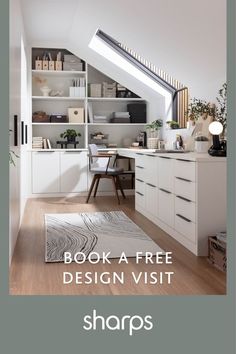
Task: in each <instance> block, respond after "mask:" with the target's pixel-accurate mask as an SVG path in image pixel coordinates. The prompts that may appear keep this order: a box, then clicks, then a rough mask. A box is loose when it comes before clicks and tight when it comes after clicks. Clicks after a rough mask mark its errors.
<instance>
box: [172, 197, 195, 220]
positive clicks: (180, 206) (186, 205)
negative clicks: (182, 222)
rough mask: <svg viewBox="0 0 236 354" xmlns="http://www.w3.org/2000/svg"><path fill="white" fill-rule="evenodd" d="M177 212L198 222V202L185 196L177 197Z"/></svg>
mask: <svg viewBox="0 0 236 354" xmlns="http://www.w3.org/2000/svg"><path fill="white" fill-rule="evenodd" d="M175 213H176V214H180V215H183V216H184V217H185V218H187V219H189V220H191V221H193V222H196V204H195V203H194V202H191V201H190V200H189V199H184V198H183V197H180V196H179V197H178V196H176V197H175Z"/></svg>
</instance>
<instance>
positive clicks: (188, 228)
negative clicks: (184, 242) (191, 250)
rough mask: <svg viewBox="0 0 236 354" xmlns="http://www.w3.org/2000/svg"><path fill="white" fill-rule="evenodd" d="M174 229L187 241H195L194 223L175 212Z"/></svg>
mask: <svg viewBox="0 0 236 354" xmlns="http://www.w3.org/2000/svg"><path fill="white" fill-rule="evenodd" d="M175 230H176V231H177V232H179V233H180V234H181V235H183V236H184V237H186V238H187V239H188V240H189V241H191V242H193V243H195V242H196V224H195V223H194V222H192V221H191V220H190V219H188V218H185V217H184V216H183V215H181V214H175Z"/></svg>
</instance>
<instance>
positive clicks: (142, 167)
mask: <svg viewBox="0 0 236 354" xmlns="http://www.w3.org/2000/svg"><path fill="white" fill-rule="evenodd" d="M136 167H137V168H141V169H144V167H142V166H136Z"/></svg>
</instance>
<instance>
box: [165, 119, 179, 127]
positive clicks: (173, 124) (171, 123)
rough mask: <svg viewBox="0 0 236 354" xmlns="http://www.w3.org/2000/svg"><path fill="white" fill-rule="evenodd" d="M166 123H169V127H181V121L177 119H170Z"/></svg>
mask: <svg viewBox="0 0 236 354" xmlns="http://www.w3.org/2000/svg"><path fill="white" fill-rule="evenodd" d="M166 124H167V125H168V127H169V129H179V123H178V122H176V121H175V120H168V121H167V122H166Z"/></svg>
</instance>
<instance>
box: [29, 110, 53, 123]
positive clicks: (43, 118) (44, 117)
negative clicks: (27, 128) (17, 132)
mask: <svg viewBox="0 0 236 354" xmlns="http://www.w3.org/2000/svg"><path fill="white" fill-rule="evenodd" d="M32 122H33V123H49V122H50V118H49V115H48V114H46V112H43V111H37V112H34V113H33V116H32Z"/></svg>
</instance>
